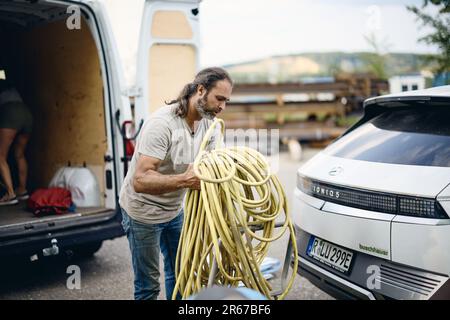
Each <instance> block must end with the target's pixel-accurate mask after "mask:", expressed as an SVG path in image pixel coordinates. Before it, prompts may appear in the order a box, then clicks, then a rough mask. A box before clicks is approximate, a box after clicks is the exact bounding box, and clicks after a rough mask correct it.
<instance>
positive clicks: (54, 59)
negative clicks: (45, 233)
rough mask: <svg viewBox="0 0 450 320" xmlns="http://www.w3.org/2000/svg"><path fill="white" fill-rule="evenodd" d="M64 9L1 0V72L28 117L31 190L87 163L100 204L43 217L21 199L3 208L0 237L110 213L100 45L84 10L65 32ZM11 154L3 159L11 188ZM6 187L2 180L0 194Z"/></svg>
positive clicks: (45, 184)
mask: <svg viewBox="0 0 450 320" xmlns="http://www.w3.org/2000/svg"><path fill="white" fill-rule="evenodd" d="M69 15H70V14H68V13H67V6H65V5H60V4H55V3H53V4H51V5H49V4H46V3H41V2H33V3H30V2H24V1H23V2H16V1H0V42H1V45H0V48H1V49H0V70H4V71H3V72H2V74H3V76H4V77H6V78H7V79H8V80H9V82H12V83H13V84H14V86H15V87H16V89H17V90H18V92H19V93H20V95H21V97H22V99H23V101H24V103H25V104H26V105H27V106H28V107H29V109H30V110H31V113H32V115H33V131H32V133H31V138H30V140H29V143H28V146H27V151H26V159H27V161H28V166H29V169H28V182H27V188H28V192H29V194H32V193H33V191H34V190H36V189H39V188H48V187H49V183H50V181H51V180H52V178H53V177H54V176H55V174H56V173H57V171H58V170H59V169H61V168H64V167H68V166H70V167H74V168H76V167H86V168H89V170H90V171H91V172H92V173H93V176H95V178H96V180H97V183H98V194H99V198H100V200H99V205H98V206H95V207H78V206H77V207H76V208H75V211H74V212H69V213H65V214H62V215H47V216H42V217H37V216H35V215H34V214H33V213H32V212H31V211H30V210H29V209H28V208H27V201H26V200H24V201H20V202H19V204H16V205H8V206H1V207H0V237H1V236H3V235H5V234H6V233H10V232H12V231H20V230H21V231H23V230H24V228H25V229H26V230H28V229H29V228H33V226H34V225H35V224H36V223H38V222H39V223H44V224H48V225H51V224H53V225H54V223H55V222H56V221H64V220H73V219H75V220H77V221H83V220H84V221H87V220H89V219H88V218H89V217H91V218H92V217H93V216H96V217H99V216H103V217H105V216H108V215H109V216H111V215H113V214H114V212H113V209H112V208H106V207H105V153H106V150H107V132H106V130H107V129H106V124H105V102H104V91H103V90H104V87H106V85H104V83H103V78H102V72H101V69H102V68H101V64H100V63H101V62H100V61H101V60H100V59H99V51H98V49H97V45H96V42H95V40H94V37H93V35H92V32H91V30H90V28H89V26H88V24H87V23H86V20H85V19H86V16H85V15H84V14H83V13H82V15H81V28H80V29H75V30H71V29H69V28H68V27H67V25H66V20H67V17H68V16H69ZM0 81H1V80H0ZM0 116H1V115H0ZM12 153H13V152H12V151H11V150H10V153H9V159H8V163H9V165H10V168H11V173H12V177H13V180H14V181H15V182H16V183H15V186H16V185H17V170H16V164H15V161H14V157H13V156H12ZM4 192H5V189H4V186H2V185H0V195H1V194H3V193H4ZM27 228H28V229H27Z"/></svg>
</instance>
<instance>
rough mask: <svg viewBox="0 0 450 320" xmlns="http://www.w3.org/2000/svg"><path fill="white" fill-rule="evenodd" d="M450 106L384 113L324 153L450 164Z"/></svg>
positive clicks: (449, 165)
mask: <svg viewBox="0 0 450 320" xmlns="http://www.w3.org/2000/svg"><path fill="white" fill-rule="evenodd" d="M449 109H450V106H449V108H446V107H441V108H431V107H430V108H427V107H422V108H420V109H409V110H392V111H388V112H385V113H382V114H381V115H379V116H377V117H375V118H373V119H372V120H370V121H369V122H366V123H365V124H363V125H361V126H360V127H358V128H356V129H355V130H353V131H351V132H350V133H348V134H346V135H344V136H343V137H342V138H340V139H339V140H337V141H336V142H335V143H333V144H331V145H330V146H329V147H328V148H327V149H325V152H326V153H327V154H330V155H333V156H336V157H341V158H346V159H355V160H363V161H371V162H382V163H392V164H404V165H417V166H437V167H450V110H449Z"/></svg>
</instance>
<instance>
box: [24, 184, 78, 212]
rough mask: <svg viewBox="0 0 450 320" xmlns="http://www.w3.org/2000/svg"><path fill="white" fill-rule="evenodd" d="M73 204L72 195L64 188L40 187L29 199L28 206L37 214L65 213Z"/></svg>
mask: <svg viewBox="0 0 450 320" xmlns="http://www.w3.org/2000/svg"><path fill="white" fill-rule="evenodd" d="M71 206H72V195H71V193H70V190H67V189H64V188H49V189H38V190H36V191H35V192H33V194H32V195H31V197H30V198H29V199H28V208H29V209H30V210H31V211H33V213H34V214H35V215H36V216H42V215H49V214H63V213H66V212H68V211H69V208H70V207H71Z"/></svg>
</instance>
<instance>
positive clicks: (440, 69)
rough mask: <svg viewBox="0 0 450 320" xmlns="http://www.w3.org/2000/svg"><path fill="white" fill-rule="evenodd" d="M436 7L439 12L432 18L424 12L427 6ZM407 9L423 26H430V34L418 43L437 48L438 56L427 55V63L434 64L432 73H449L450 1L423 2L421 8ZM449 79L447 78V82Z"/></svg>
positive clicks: (429, 0) (411, 7) (430, 0)
mask: <svg viewBox="0 0 450 320" xmlns="http://www.w3.org/2000/svg"><path fill="white" fill-rule="evenodd" d="M429 4H432V5H434V6H436V7H437V8H438V10H439V14H438V15H437V16H432V15H430V14H428V13H426V12H425V11H424V10H425V8H426V7H427V6H428V5H429ZM407 9H408V10H409V11H411V12H413V13H414V14H415V15H416V16H417V19H418V20H421V22H422V25H423V26H430V27H431V28H432V29H434V30H433V32H432V33H430V34H428V35H426V36H424V37H422V38H420V39H419V41H421V42H424V43H426V44H430V45H435V46H437V47H438V50H439V54H437V55H427V56H426V60H427V61H428V62H433V63H435V65H436V67H435V68H434V70H433V71H435V72H436V73H437V74H440V73H443V74H448V73H450V0H424V2H423V5H422V7H421V8H420V9H419V8H418V7H416V6H407ZM449 80H450V79H449V78H448V76H447V82H448V81H449Z"/></svg>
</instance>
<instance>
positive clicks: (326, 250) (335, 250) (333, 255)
mask: <svg viewBox="0 0 450 320" xmlns="http://www.w3.org/2000/svg"><path fill="white" fill-rule="evenodd" d="M306 254H307V255H308V256H310V257H311V258H314V259H316V260H318V261H319V262H321V263H323V264H326V265H327V266H329V267H332V268H334V269H336V270H338V271H340V272H343V273H345V274H347V273H348V272H349V270H350V266H351V264H352V260H353V252H351V251H349V250H345V249H344V248H341V247H339V246H337V245H335V244H332V243H329V242H328V241H325V240H322V239H320V238H317V237H315V236H311V239H310V240H309V243H308V248H307V249H306Z"/></svg>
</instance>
